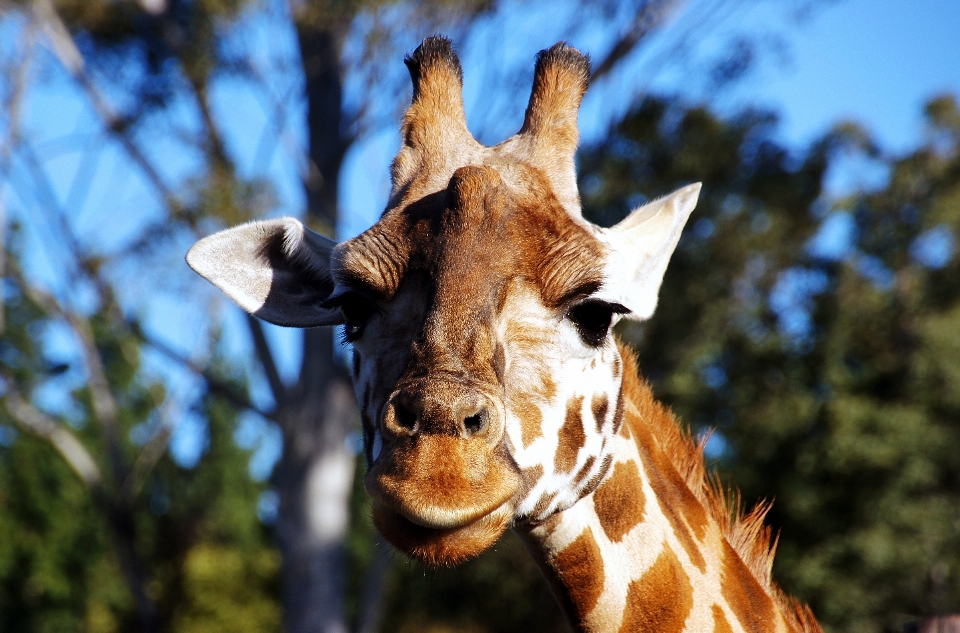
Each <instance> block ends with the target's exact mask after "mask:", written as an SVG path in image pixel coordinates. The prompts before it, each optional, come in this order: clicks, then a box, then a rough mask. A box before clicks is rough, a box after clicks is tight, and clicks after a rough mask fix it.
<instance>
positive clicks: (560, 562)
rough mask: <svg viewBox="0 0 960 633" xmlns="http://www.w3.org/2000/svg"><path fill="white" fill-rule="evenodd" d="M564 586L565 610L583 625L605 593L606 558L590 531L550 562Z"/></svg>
mask: <svg viewBox="0 0 960 633" xmlns="http://www.w3.org/2000/svg"><path fill="white" fill-rule="evenodd" d="M551 566H552V567H553V569H554V571H555V572H556V574H557V578H558V580H559V581H560V584H561V586H562V592H563V597H564V598H565V600H564V602H565V603H566V604H565V607H566V608H567V610H568V611H569V612H570V614H571V616H573V617H574V619H575V621H576V622H579V623H580V624H581V625H582V624H583V623H584V620H585V619H586V617H587V615H589V613H590V612H591V611H593V608H594V607H596V606H597V600H599V599H600V594H601V593H602V592H603V582H604V569H603V556H602V554H601V552H600V546H599V545H597V541H596V539H595V538H594V537H593V531H592V530H591V529H590V528H587V529H586V530H584V532H583V533H582V534H581V535H580V536H578V537H577V538H576V539H575V540H574V541H573V542H572V543H570V544H569V545H567V546H566V547H565V548H564V549H563V550H562V551H561V552H560V553H559V554H557V555H556V557H554V559H553V560H552V561H551Z"/></svg>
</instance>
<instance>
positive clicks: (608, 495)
mask: <svg viewBox="0 0 960 633" xmlns="http://www.w3.org/2000/svg"><path fill="white" fill-rule="evenodd" d="M645 504H646V499H645V498H644V495H643V482H642V481H641V479H640V470H639V469H638V468H637V465H636V464H635V463H634V462H620V463H618V464H617V465H616V466H614V467H613V474H611V475H610V478H609V479H607V480H606V481H605V482H603V483H602V484H601V485H600V487H599V488H597V491H596V492H595V493H593V506H594V508H595V509H596V513H597V518H598V519H599V520H600V526H601V527H602V528H603V532H604V534H606V535H607V538H608V539H610V540H611V541H613V542H614V543H616V542H618V541H620V540H621V539H622V538H623V537H624V536H626V534H627V532H629V531H630V530H631V529H633V528H634V526H636V525H638V524H639V523H640V522H641V521H643V514H644V505H645Z"/></svg>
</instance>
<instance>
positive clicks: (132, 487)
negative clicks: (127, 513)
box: [120, 413, 176, 502]
mask: <svg viewBox="0 0 960 633" xmlns="http://www.w3.org/2000/svg"><path fill="white" fill-rule="evenodd" d="M160 415H161V422H160V428H159V429H157V432H156V433H155V434H154V436H153V437H151V438H150V440H149V441H148V442H147V443H146V444H145V445H144V447H143V449H142V450H141V451H140V454H139V455H137V459H136V461H134V463H133V467H132V468H131V469H130V473H129V474H128V475H127V478H126V479H125V480H124V482H123V485H122V486H121V487H120V498H121V499H123V500H126V501H127V502H129V501H130V500H132V499H133V498H134V497H136V495H137V494H138V493H139V492H140V489H141V488H143V483H144V482H145V481H146V480H147V476H148V475H149V474H150V471H152V470H153V467H154V466H156V465H157V462H159V461H160V458H161V457H162V456H163V454H164V453H165V452H166V451H167V446H168V445H169V444H170V438H171V437H173V431H174V430H175V428H176V424H167V423H165V422H164V420H163V419H164V418H166V417H167V416H166V415H164V414H163V413H161V414H160Z"/></svg>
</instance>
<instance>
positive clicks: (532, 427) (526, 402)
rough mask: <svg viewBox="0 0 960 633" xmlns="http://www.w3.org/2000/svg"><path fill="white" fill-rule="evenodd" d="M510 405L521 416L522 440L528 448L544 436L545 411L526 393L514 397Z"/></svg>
mask: <svg viewBox="0 0 960 633" xmlns="http://www.w3.org/2000/svg"><path fill="white" fill-rule="evenodd" d="M510 406H511V408H512V409H513V410H514V411H515V412H516V414H517V417H519V418H520V441H521V442H522V443H523V447H524V448H526V447H528V446H530V445H531V444H532V443H533V441H534V440H536V439H537V438H539V437H542V436H543V412H541V411H540V407H539V406H537V404H536V403H535V402H533V401H532V400H531V399H530V398H528V397H527V396H526V395H520V396H519V397H517V398H514V399H512V400H511V402H510Z"/></svg>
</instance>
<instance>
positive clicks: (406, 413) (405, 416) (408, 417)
mask: <svg viewBox="0 0 960 633" xmlns="http://www.w3.org/2000/svg"><path fill="white" fill-rule="evenodd" d="M393 419H394V420H396V422H397V425H399V426H400V427H402V428H404V429H406V430H408V431H416V429H417V414H416V413H414V412H413V411H411V410H410V409H408V408H406V407H405V406H403V405H402V404H400V403H399V402H394V403H393Z"/></svg>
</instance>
